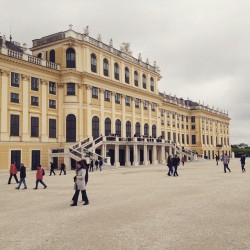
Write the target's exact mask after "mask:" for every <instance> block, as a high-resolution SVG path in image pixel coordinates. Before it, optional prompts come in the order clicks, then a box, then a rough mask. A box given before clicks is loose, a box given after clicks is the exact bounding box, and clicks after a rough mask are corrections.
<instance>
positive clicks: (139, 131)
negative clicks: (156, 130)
mask: <svg viewBox="0 0 250 250" xmlns="http://www.w3.org/2000/svg"><path fill="white" fill-rule="evenodd" d="M135 135H136V136H140V135H141V124H140V123H139V122H137V123H136V124H135Z"/></svg>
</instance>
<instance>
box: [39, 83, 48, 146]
mask: <svg viewBox="0 0 250 250" xmlns="http://www.w3.org/2000/svg"><path fill="white" fill-rule="evenodd" d="M40 83H41V85H42V100H41V105H42V114H41V118H42V120H41V124H42V128H41V133H42V134H41V140H42V142H47V141H48V121H47V110H48V91H47V85H48V82H47V81H46V80H40Z"/></svg>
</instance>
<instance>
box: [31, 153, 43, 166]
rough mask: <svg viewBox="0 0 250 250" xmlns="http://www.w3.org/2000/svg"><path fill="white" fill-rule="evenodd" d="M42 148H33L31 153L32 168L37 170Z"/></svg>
mask: <svg viewBox="0 0 250 250" xmlns="http://www.w3.org/2000/svg"><path fill="white" fill-rule="evenodd" d="M40 155H41V152H40V150H32V153H31V169H32V170H36V169H37V166H38V165H40Z"/></svg>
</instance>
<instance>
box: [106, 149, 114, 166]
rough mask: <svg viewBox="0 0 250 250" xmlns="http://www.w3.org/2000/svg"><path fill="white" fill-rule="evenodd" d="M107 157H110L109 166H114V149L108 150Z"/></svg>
mask: <svg viewBox="0 0 250 250" xmlns="http://www.w3.org/2000/svg"><path fill="white" fill-rule="evenodd" d="M108 156H109V157H110V164H111V165H112V166H114V163H115V151H114V149H109V152H108Z"/></svg>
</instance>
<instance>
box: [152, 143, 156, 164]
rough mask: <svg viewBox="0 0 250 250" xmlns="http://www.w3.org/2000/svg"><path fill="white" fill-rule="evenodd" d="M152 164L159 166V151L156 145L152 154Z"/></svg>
mask: <svg viewBox="0 0 250 250" xmlns="http://www.w3.org/2000/svg"><path fill="white" fill-rule="evenodd" d="M152 160H153V161H152V164H153V165H155V164H157V151H156V145H153V152H152Z"/></svg>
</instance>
